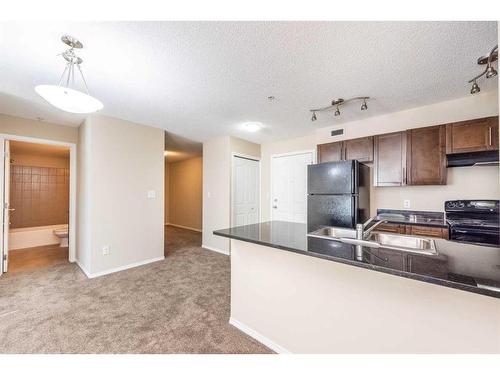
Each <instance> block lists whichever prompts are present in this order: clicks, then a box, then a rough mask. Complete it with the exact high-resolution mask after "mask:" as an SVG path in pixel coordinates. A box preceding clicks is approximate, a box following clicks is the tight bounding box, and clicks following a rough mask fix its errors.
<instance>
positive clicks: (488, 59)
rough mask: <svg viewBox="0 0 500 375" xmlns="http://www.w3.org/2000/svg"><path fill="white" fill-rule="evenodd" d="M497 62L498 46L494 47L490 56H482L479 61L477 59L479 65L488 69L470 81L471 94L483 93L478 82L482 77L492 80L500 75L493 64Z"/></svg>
mask: <svg viewBox="0 0 500 375" xmlns="http://www.w3.org/2000/svg"><path fill="white" fill-rule="evenodd" d="M497 60H498V44H497V45H496V46H495V47H493V49H492V50H491V51H490V53H489V54H488V55H485V56H481V57H480V58H479V59H477V63H478V64H479V65H485V64H486V69H485V70H484V71H483V72H482V73H481V74H479V75H477V76H475V77H474V78H472V79H471V80H470V81H469V83H472V88H471V90H470V93H471V94H477V93H478V92H480V91H481V89H480V88H479V85H478V84H477V82H476V81H477V80H478V79H479V78H481V77H482V76H485V77H486V78H492V77H495V76H496V75H497V74H498V73H497V71H496V70H495V68H494V67H493V63H494V62H495V61H497Z"/></svg>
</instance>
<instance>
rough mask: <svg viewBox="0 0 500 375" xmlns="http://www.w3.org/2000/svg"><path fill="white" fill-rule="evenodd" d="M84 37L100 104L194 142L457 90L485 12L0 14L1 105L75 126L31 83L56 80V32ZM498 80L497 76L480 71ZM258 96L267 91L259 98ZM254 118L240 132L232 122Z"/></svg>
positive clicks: (268, 133) (272, 135)
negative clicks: (427, 17)
mask: <svg viewBox="0 0 500 375" xmlns="http://www.w3.org/2000/svg"><path fill="white" fill-rule="evenodd" d="M65 33H69V34H71V35H74V36H76V37H78V38H79V39H80V40H81V41H82V42H83V43H84V45H85V48H84V49H83V51H82V52H81V56H82V57H83V58H84V63H83V65H82V68H83V70H84V73H85V77H86V79H87V82H88V84H89V89H90V91H91V94H92V95H94V96H95V97H97V98H99V99H100V100H101V101H102V102H103V103H104V109H103V110H102V113H103V114H106V115H109V116H114V117H118V118H122V119H126V120H130V121H135V122H139V123H143V124H148V125H152V126H156V127H160V128H163V129H166V130H168V131H169V132H171V133H174V134H177V135H180V136H183V137H186V138H189V139H192V140H196V141H203V140H206V139H208V138H210V137H213V136H218V135H234V136H238V137H241V138H244V139H248V140H251V141H256V142H263V141H270V140H277V139H283V138H288V137H294V136H300V135H303V134H306V133H308V132H310V131H311V129H315V128H318V127H324V126H331V125H334V124H340V123H342V122H346V121H351V120H355V119H360V118H363V117H369V116H374V115H379V114H383V113H388V112H393V111H398V110H403V109H407V108H411V107H416V106H420V105H425V104H429V103H434V102H439V101H443V100H447V99H454V98H458V97H463V96H466V95H468V91H469V84H467V81H468V80H469V79H470V78H472V76H474V75H475V74H476V73H478V72H479V71H480V68H479V67H478V66H477V64H476V59H477V57H478V56H480V55H483V54H485V53H486V52H488V51H489V50H490V49H491V48H492V47H493V46H494V45H495V44H496V43H497V24H496V22H96V23H80V22H76V23H74V22H73V23H57V22H42V23H36V22H33V21H30V22H26V23H7V22H3V23H0V56H1V58H0V112H3V113H7V114H11V115H18V116H22V117H29V118H35V117H43V118H44V119H45V120H46V121H52V122H58V123H63V124H66V125H71V126H78V124H79V123H80V122H81V120H82V117H81V116H75V115H70V114H66V113H63V112H60V111H58V110H56V109H54V108H52V107H51V106H49V105H48V104H47V103H45V102H44V101H43V100H42V99H41V98H40V97H38V96H37V95H36V94H35V92H34V91H33V87H34V86H35V85H37V84H42V83H49V84H50V83H53V84H55V83H57V82H58V80H59V77H60V74H61V72H62V69H63V62H62V59H61V58H60V57H56V55H57V54H58V53H60V52H61V51H62V50H63V49H64V45H63V44H62V43H61V42H60V41H59V38H60V36H61V35H62V34H65ZM480 86H481V89H482V91H488V90H494V89H497V83H496V79H495V80H493V79H490V80H488V82H484V81H481V82H480ZM269 95H273V96H275V97H276V100H275V101H273V102H270V101H268V100H267V97H268V96H269ZM358 95H368V96H371V97H373V98H374V99H373V100H371V101H370V102H369V103H368V105H369V110H368V111H364V112H361V111H359V104H357V103H356V104H350V105H346V106H344V108H343V110H342V116H340V117H335V118H334V117H333V114H328V115H326V114H320V115H318V121H316V122H314V123H312V122H311V121H310V113H309V109H310V108H313V107H318V106H324V105H328V103H329V102H330V101H331V100H332V99H333V98H336V97H343V98H349V97H352V96H358ZM245 121H260V122H262V123H263V124H265V128H264V129H263V130H262V131H260V132H257V133H247V132H245V131H244V130H242V129H241V127H240V125H241V123H242V122H245Z"/></svg>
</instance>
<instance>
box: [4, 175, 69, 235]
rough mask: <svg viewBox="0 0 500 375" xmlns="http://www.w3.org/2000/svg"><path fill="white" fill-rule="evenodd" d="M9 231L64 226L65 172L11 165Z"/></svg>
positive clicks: (66, 197)
mask: <svg viewBox="0 0 500 375" xmlns="http://www.w3.org/2000/svg"><path fill="white" fill-rule="evenodd" d="M10 177H11V178H10V204H11V208H14V209H15V211H12V212H11V215H10V222H11V224H10V227H11V228H26V227H38V226H44V225H54V224H67V223H68V215H69V169H68V168H48V167H34V166H27V165H11V172H10Z"/></svg>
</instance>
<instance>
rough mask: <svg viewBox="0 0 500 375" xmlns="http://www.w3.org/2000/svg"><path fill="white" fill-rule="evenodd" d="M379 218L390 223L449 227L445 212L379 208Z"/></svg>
mask: <svg viewBox="0 0 500 375" xmlns="http://www.w3.org/2000/svg"><path fill="white" fill-rule="evenodd" d="M377 219H378V220H384V221H386V222H387V223H390V224H405V225H421V226H427V227H438V228H448V224H447V223H446V219H445V217H444V213H443V212H432V211H401V210H388V209H378V210H377Z"/></svg>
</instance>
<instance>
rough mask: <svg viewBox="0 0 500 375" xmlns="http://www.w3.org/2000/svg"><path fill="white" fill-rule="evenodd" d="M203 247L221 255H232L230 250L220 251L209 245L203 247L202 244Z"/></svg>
mask: <svg viewBox="0 0 500 375" xmlns="http://www.w3.org/2000/svg"><path fill="white" fill-rule="evenodd" d="M201 247H202V248H204V249H207V250H211V251H215V252H217V253H220V254H224V255H230V254H229V250H222V249H218V248H216V247H212V246H207V245H203V244H201Z"/></svg>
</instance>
